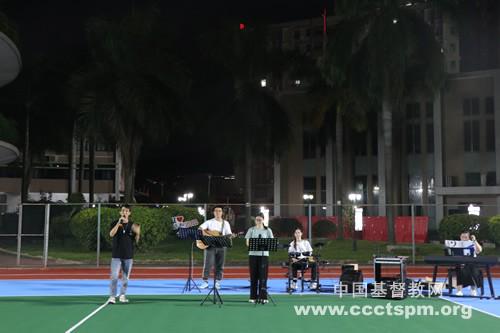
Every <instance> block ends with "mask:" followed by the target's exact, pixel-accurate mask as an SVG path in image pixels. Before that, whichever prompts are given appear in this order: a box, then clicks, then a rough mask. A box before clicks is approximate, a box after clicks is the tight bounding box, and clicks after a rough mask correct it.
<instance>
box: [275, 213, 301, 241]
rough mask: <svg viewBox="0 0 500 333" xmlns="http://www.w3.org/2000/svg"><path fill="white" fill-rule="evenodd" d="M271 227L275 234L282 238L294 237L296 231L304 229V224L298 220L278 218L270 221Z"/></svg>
mask: <svg viewBox="0 0 500 333" xmlns="http://www.w3.org/2000/svg"><path fill="white" fill-rule="evenodd" d="M269 226H270V227H271V229H272V230H273V232H274V233H277V234H278V235H280V236H282V237H287V236H288V237H292V236H293V232H294V231H295V229H297V228H299V229H302V224H300V222H299V221H298V220H297V219H294V218H286V217H277V218H274V219H272V220H271V221H270V223H269Z"/></svg>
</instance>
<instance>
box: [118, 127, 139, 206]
mask: <svg viewBox="0 0 500 333" xmlns="http://www.w3.org/2000/svg"><path fill="white" fill-rule="evenodd" d="M128 139H129V142H127V143H126V147H124V149H121V148H120V150H121V151H122V158H123V174H124V181H125V198H124V200H125V202H126V203H133V202H135V196H134V195H135V173H136V167H137V160H138V158H139V155H140V152H141V147H142V140H141V139H140V138H138V137H136V136H135V135H133V134H131V136H130V137H129V138H128Z"/></svg>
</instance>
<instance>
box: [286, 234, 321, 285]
mask: <svg viewBox="0 0 500 333" xmlns="http://www.w3.org/2000/svg"><path fill="white" fill-rule="evenodd" d="M293 235H294V240H293V241H292V242H291V243H290V246H289V248H288V254H289V257H290V260H291V264H292V277H293V281H292V283H291V285H290V288H291V289H297V271H298V270H299V269H306V268H307V267H309V268H311V283H310V285H309V289H311V290H315V289H316V288H317V287H318V281H317V276H318V265H317V263H316V261H315V260H314V259H313V257H312V252H313V249H312V247H311V244H310V243H309V241H308V240H305V239H302V230H300V229H298V228H297V229H295V232H294V234H293ZM302 278H304V277H302Z"/></svg>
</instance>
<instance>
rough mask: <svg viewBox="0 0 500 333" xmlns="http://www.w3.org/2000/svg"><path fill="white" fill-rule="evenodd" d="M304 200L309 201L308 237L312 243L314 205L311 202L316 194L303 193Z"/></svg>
mask: <svg viewBox="0 0 500 333" xmlns="http://www.w3.org/2000/svg"><path fill="white" fill-rule="evenodd" d="M302 198H304V201H305V202H306V203H307V238H308V239H309V243H312V235H311V234H312V207H311V202H312V200H313V199H314V195H312V194H307V193H304V195H302Z"/></svg>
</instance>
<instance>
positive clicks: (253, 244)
mask: <svg viewBox="0 0 500 333" xmlns="http://www.w3.org/2000/svg"><path fill="white" fill-rule="evenodd" d="M248 250H249V251H262V254H264V251H271V252H276V251H278V239H277V238H250V239H249V243H248ZM261 270H263V267H261ZM259 285H261V287H260V292H259V298H258V299H257V300H256V302H255V305H257V304H258V303H261V304H264V303H263V300H262V299H261V298H260V295H261V294H262V291H265V292H266V293H267V296H268V297H269V299H270V300H271V302H273V304H274V306H276V303H275V302H274V299H273V298H272V297H271V295H269V292H268V291H267V289H268V288H267V281H266V284H265V286H264V287H262V284H259Z"/></svg>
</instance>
